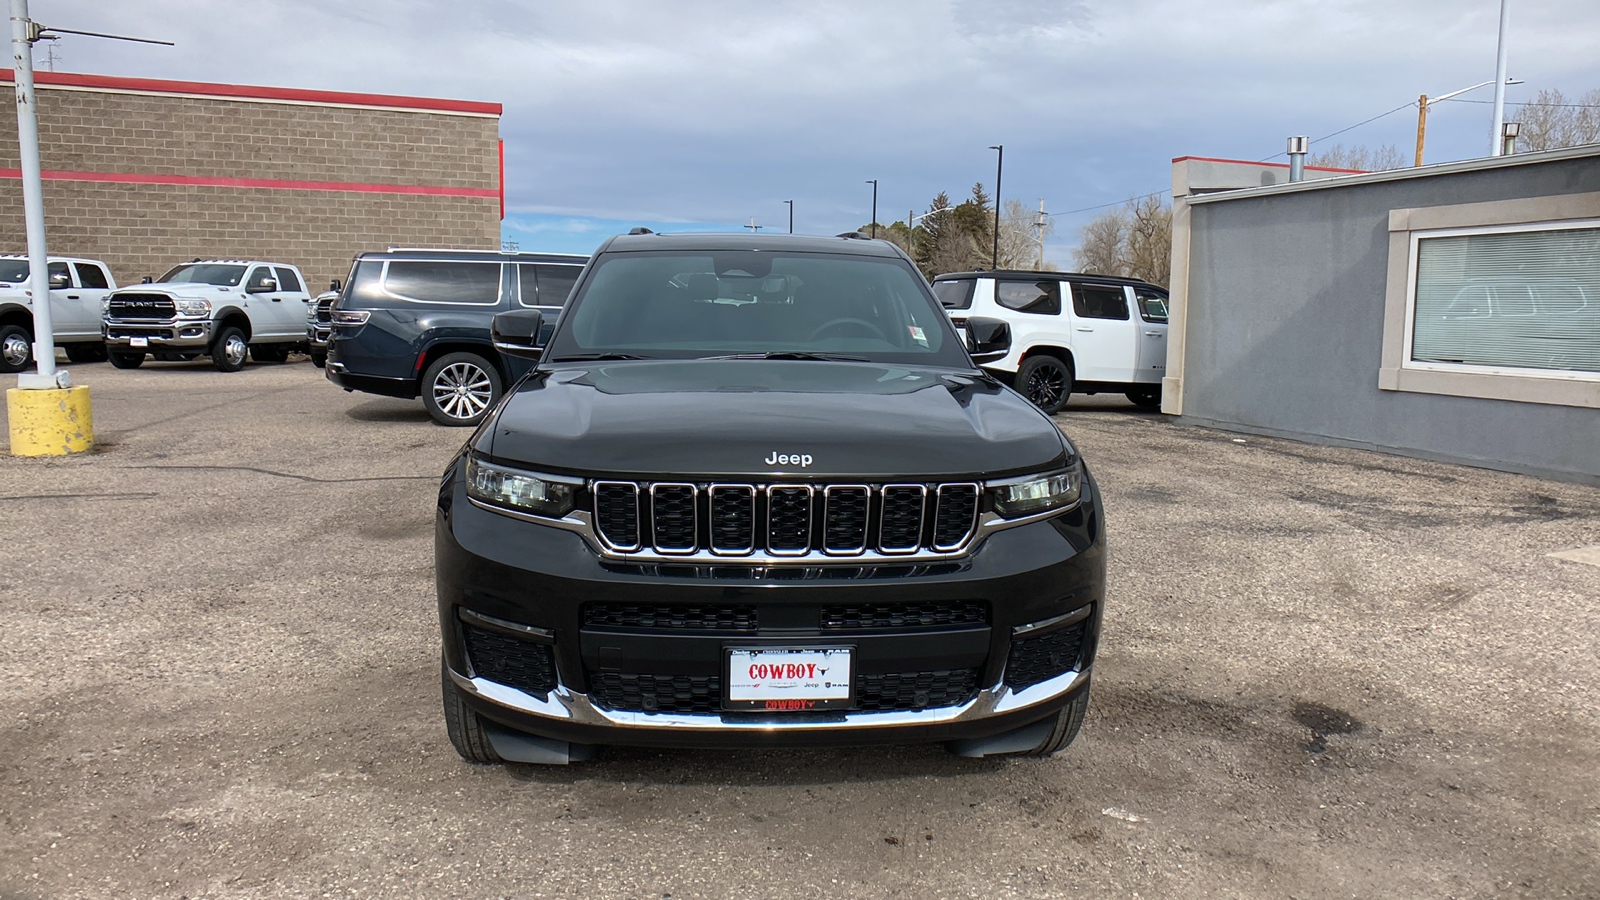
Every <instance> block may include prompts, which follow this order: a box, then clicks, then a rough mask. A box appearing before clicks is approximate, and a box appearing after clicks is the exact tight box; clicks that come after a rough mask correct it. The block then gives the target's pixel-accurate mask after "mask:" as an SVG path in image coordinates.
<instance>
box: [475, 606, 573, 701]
mask: <svg viewBox="0 0 1600 900" xmlns="http://www.w3.org/2000/svg"><path fill="white" fill-rule="evenodd" d="M461 631H462V635H463V636H464V637H465V638H466V643H467V661H468V662H469V663H470V664H471V665H472V673H473V674H474V675H476V676H478V677H480V678H487V679H489V680H490V681H493V682H496V683H497V684H503V685H505V686H506V687H514V688H516V689H517V690H519V691H522V692H523V693H526V694H533V695H536V696H541V697H542V696H544V695H546V694H549V693H550V692H551V691H553V690H555V687H556V661H555V657H554V656H553V655H552V654H551V652H550V645H549V644H537V643H533V642H531V641H522V640H518V639H516V638H514V637H512V636H510V635H508V634H501V633H499V632H498V631H487V630H485V629H482V628H477V627H475V626H472V625H466V624H463V625H462V626H461Z"/></svg>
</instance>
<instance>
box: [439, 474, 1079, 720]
mask: <svg viewBox="0 0 1600 900" xmlns="http://www.w3.org/2000/svg"><path fill="white" fill-rule="evenodd" d="M456 469H457V467H454V466H453V467H452V470H451V473H450V474H449V475H448V476H447V478H446V481H445V482H444V484H443V485H441V492H440V505H439V514H438V521H437V528H436V532H435V552H436V562H437V565H436V573H437V588H438V604H439V613H440V625H441V633H442V638H443V655H444V661H445V666H446V670H447V672H448V673H449V676H450V678H451V679H452V681H453V682H454V683H455V685H456V686H457V688H459V689H460V690H461V692H462V695H463V697H464V698H465V700H466V702H467V703H468V704H469V705H470V706H471V707H472V708H473V709H474V710H476V711H477V712H478V713H479V714H480V715H482V716H484V717H486V718H488V719H489V720H491V721H493V722H495V723H498V724H499V725H501V726H503V727H506V728H509V729H513V730H516V731H521V732H525V733H529V734H533V735H537V736H539V737H544V738H550V739H554V740H559V741H569V742H573V743H579V744H634V745H659V746H687V747H710V746H794V745H818V744H867V743H916V742H931V741H944V740H959V739H973V738H984V737H989V736H991V735H996V734H1000V733H1003V732H1009V731H1013V730H1015V729H1018V728H1021V727H1024V726H1027V725H1029V724H1031V723H1034V722H1037V721H1039V720H1041V719H1044V718H1045V717H1047V716H1050V715H1052V714H1054V713H1055V712H1056V711H1057V710H1059V709H1060V708H1061V707H1063V706H1064V705H1066V704H1067V703H1069V702H1071V701H1072V700H1073V698H1074V697H1075V696H1076V695H1077V694H1078V693H1079V692H1080V691H1082V690H1085V689H1087V687H1088V683H1089V677H1090V669H1091V667H1092V663H1093V659H1094V655H1095V650H1096V647H1097V645H1098V641H1099V633H1100V621H1101V607H1102V600H1103V595H1104V579H1105V555H1104V537H1103V520H1102V516H1101V512H1100V509H1099V495H1098V491H1097V490H1096V489H1094V487H1093V480H1092V478H1091V479H1089V480H1088V483H1089V486H1090V488H1089V490H1087V491H1086V492H1085V499H1084V501H1083V502H1082V503H1081V504H1080V506H1079V507H1078V508H1077V509H1075V510H1073V511H1072V512H1070V513H1067V514H1064V515H1061V516H1057V517H1055V518H1052V519H1047V520H1043V521H1039V522H1034V523H1032V524H1029V525H1025V526H1021V527H1018V528H1014V529H1010V530H1007V531H1003V532H997V533H994V534H991V535H989V536H988V537H986V538H985V539H984V540H983V541H982V542H981V543H979V544H977V545H975V546H974V547H973V548H972V549H971V552H970V553H968V554H966V555H965V556H963V557H961V558H960V559H956V560H949V561H944V562H940V563H936V564H907V565H875V566H867V567H862V566H860V565H859V563H858V564H857V565H854V566H852V565H850V564H848V563H845V564H842V565H837V564H818V565H811V564H805V565H790V566H765V567H763V566H738V565H710V566H695V565H683V566H669V565H659V566H656V565H643V566H641V565H634V564H621V563H617V562H615V561H607V560H605V559H602V558H601V557H600V556H599V555H598V554H597V553H596V552H595V551H594V549H592V548H591V547H590V545H589V544H587V543H585V542H584V541H583V540H582V539H581V538H580V537H579V536H577V535H575V534H573V533H571V532H568V531H563V530H561V529H558V528H552V527H549V526H546V525H541V524H537V523H534V522H528V521H522V520H518V519H514V518H510V517H507V516H503V515H500V514H498V513H495V512H492V511H488V510H485V509H482V508H479V507H477V506H475V505H473V504H471V503H469V502H468V501H467V499H466V496H465V490H464V487H463V486H462V484H461V481H460V479H459V477H457V475H456ZM919 604H921V605H924V606H939V605H941V604H942V605H945V606H956V605H959V604H981V606H982V607H983V609H984V610H985V611H986V613H985V615H984V617H983V620H982V621H981V622H972V621H968V622H963V623H959V624H949V625H946V626H941V627H927V626H926V625H925V624H918V625H912V626H905V627H897V626H895V625H893V624H886V625H882V626H869V627H866V628H860V629H858V630H855V631H851V632H848V633H841V632H839V631H829V630H827V629H826V628H824V627H819V625H818V619H817V617H816V613H817V611H820V610H825V609H826V610H833V609H840V608H849V609H863V608H872V609H879V610H882V609H891V608H893V609H908V608H912V607H917V606H918V605H919ZM596 607H603V608H605V609H627V610H637V609H643V608H649V609H653V610H658V611H661V612H662V613H663V616H664V617H665V613H666V611H668V610H679V611H681V610H704V609H710V608H719V609H724V610H726V609H728V608H738V609H740V610H748V611H750V612H751V615H752V618H754V617H757V616H758V617H759V621H760V622H761V625H760V627H753V628H749V629H747V630H745V631H742V632H737V633H735V632H730V631H727V630H721V631H719V630H717V629H716V628H711V629H703V630H698V631H697V630H695V629H693V628H689V629H684V628H681V627H673V628H654V627H640V626H639V624H638V623H637V622H634V623H629V624H622V625H620V626H619V625H615V624H606V623H605V622H603V621H600V620H599V619H598V618H597V616H596V615H594V613H593V610H594V608H596ZM691 617H692V614H691ZM769 621H770V622H771V627H768V622H769ZM485 629H487V630H485ZM486 634H487V635H489V639H492V641H493V642H494V644H493V646H495V647H496V648H506V647H512V648H515V647H522V648H524V649H526V650H527V654H528V656H527V658H528V659H534V658H537V659H541V660H544V661H545V662H544V663H543V665H545V666H547V667H548V673H549V675H548V677H549V680H548V681H547V682H544V683H539V684H534V685H533V686H531V687H530V686H529V685H528V684H522V685H520V686H519V685H516V684H511V683H507V682H509V681H516V680H517V677H521V674H520V673H522V672H523V671H525V669H522V668H518V667H517V666H511V667H509V668H508V667H507V666H506V665H504V664H503V662H502V661H500V660H499V659H495V660H491V659H490V658H489V657H488V656H487V655H483V656H480V655H478V654H479V651H478V650H477V649H470V650H469V645H470V646H471V647H473V648H481V647H485V646H488V645H486V644H484V643H482V642H483V641H484V640H486V639H485V637H484V636H485V635H486ZM1064 639H1070V640H1066V642H1065V644H1062V641H1063V640H1064ZM474 641H477V642H478V643H472V642H474ZM1030 642H1032V643H1030ZM1051 642H1055V643H1054V644H1051ZM840 643H846V644H849V645H850V646H852V647H853V648H854V654H855V656H854V659H855V662H854V665H855V666H856V669H855V675H856V678H857V688H856V695H857V698H858V702H863V703H864V705H861V706H856V707H853V708H850V709H845V710H836V711H818V712H777V713H766V712H763V713H750V712H744V711H733V710H724V709H721V708H720V702H719V700H720V697H719V696H718V695H717V687H716V680H717V679H718V678H719V677H720V676H722V675H724V674H725V673H723V672H722V671H721V669H720V668H719V667H720V666H721V665H722V660H723V659H724V653H725V651H726V650H727V649H728V648H730V647H773V646H811V645H837V644H840ZM1046 644H1050V645H1052V646H1067V647H1068V648H1069V650H1068V651H1067V652H1065V653H1064V654H1063V655H1062V657H1061V659H1060V660H1059V661H1058V662H1059V664H1055V665H1053V667H1049V666H1047V668H1046V669H1044V670H1041V668H1040V659H1039V656H1038V654H1037V653H1034V654H1033V656H1031V657H1027V658H1026V660H1025V661H1026V662H1027V663H1028V666H1030V667H1031V675H1028V676H1026V677H1023V676H1020V675H1019V676H1017V677H1016V678H1013V677H1011V675H1012V673H1010V672H1008V669H1015V670H1017V671H1018V672H1021V671H1022V669H1023V668H1024V667H1023V666H1022V665H1020V664H1019V662H1018V661H1019V660H1023V659H1024V657H1023V656H1022V655H1019V654H1024V653H1026V652H1032V651H1029V650H1027V649H1026V648H1029V647H1037V646H1044V645H1046ZM496 652H497V653H499V652H500V649H497V650H496ZM1050 660H1051V661H1052V663H1053V662H1055V658H1054V657H1050ZM517 665H519V666H520V665H521V664H520V663H518V664H517ZM504 672H512V673H513V674H515V675H516V677H505V676H503V675H502V674H501V673H504ZM952 673H966V674H964V675H962V676H961V678H963V679H965V680H964V681H961V684H962V685H964V686H965V687H964V688H962V687H950V684H952V683H953V682H952V681H951V679H953V678H955V675H953V674H952ZM491 675H492V676H494V677H489V676H491ZM867 679H876V680H875V681H873V682H872V683H873V684H874V685H877V686H879V687H881V685H882V684H883V682H884V679H889V680H891V681H893V680H896V679H898V681H897V682H895V683H900V684H911V683H914V682H917V681H918V679H921V682H920V683H922V684H924V685H933V686H932V687H928V688H927V689H926V691H925V693H922V694H919V693H917V691H918V690H923V689H922V688H917V689H913V690H910V691H906V690H902V691H900V692H899V693H898V694H894V692H892V691H891V692H889V694H892V695H893V696H891V697H889V699H888V700H886V699H885V696H887V695H882V694H879V695H872V696H873V699H872V700H871V701H870V702H866V701H861V698H862V697H864V696H866V693H865V692H864V691H863V688H862V687H861V685H863V684H866V683H867V682H866V680H867ZM1018 680H1020V681H1023V682H1025V683H1012V682H1013V681H1018ZM618 684H626V685H627V686H628V689H627V690H622V691H619V690H618V688H617V685H618ZM708 684H709V685H710V686H709V687H708ZM640 685H643V686H644V687H643V692H644V693H643V696H645V697H646V698H647V699H646V701H645V705H643V706H641V705H640V704H638V703H634V702H630V699H629V698H637V697H639V696H640V693H639V686H640ZM629 691H631V692H632V693H629ZM690 691H693V692H695V693H696V696H697V697H698V701H697V702H695V703H693V704H688V705H685V706H683V707H681V708H653V709H652V708H648V707H649V706H650V705H651V704H652V702H653V701H652V700H651V699H648V698H653V697H659V698H661V702H662V703H665V704H667V705H668V706H670V705H671V703H672V702H673V699H674V696H676V697H677V698H678V699H682V698H683V697H685V696H687V693H688V692H690ZM895 697H898V699H899V701H900V702H899V705H896V704H895V703H894V702H891V701H892V700H893V699H894V698H895ZM924 697H931V698H934V699H932V700H924V699H923V698H924ZM919 701H920V702H919Z"/></svg>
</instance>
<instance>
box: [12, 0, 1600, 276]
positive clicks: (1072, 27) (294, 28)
mask: <svg viewBox="0 0 1600 900" xmlns="http://www.w3.org/2000/svg"><path fill="white" fill-rule="evenodd" d="M1508 2H1510V3H1511V4H1512V10H1511V31H1510V40H1509V55H1510V74H1511V75H1512V76H1513V77H1515V78H1520V79H1522V80H1523V81H1525V82H1526V83H1525V84H1523V85H1520V86H1513V87H1511V88H1508V90H1507V99H1508V103H1515V102H1516V101H1518V100H1521V99H1526V98H1528V97H1531V96H1532V94H1533V93H1534V92H1535V91H1537V90H1539V89H1541V88H1558V89H1560V90H1562V91H1564V92H1565V93H1566V94H1567V95H1568V96H1569V97H1570V96H1572V95H1576V94H1582V93H1584V92H1585V91H1588V90H1591V89H1594V88H1600V53H1597V52H1596V49H1595V48H1596V47H1597V46H1600V2H1596V0H1508ZM31 9H32V15H33V17H34V18H35V19H37V20H39V21H42V22H45V23H46V24H53V25H59V26H61V27H67V28H79V29H88V30H101V31H111V32H120V33H127V34H136V35H142V36H150V37H160V38H165V39H168V40H173V41H176V42H177V44H178V46H177V47H175V48H166V47H148V46H142V45H135V44H121V43H115V42H110V41H97V40H94V39H91V38H84V37H72V36H68V37H66V38H64V39H63V40H61V41H60V42H59V43H58V46H57V48H56V53H57V55H58V56H59V58H60V59H59V62H58V63H57V64H56V68H57V69H58V70H60V71H78V72H94V73H102V74H112V75H132V76H147V77H158V78H181V79H192V80H202V81H225V82H238V83H252V84H268V85H281V86H290V87H305V88H318V89H327V90H347V91H369V92H380V93H397V94H420V95H426V96H440V97H453V98H463V99H473V100H489V101H497V102H500V103H503V104H504V105H505V116H504V118H503V119H502V121H501V126H500V128H501V135H502V137H503V138H504V139H505V144H506V184H507V204H508V208H507V215H506V221H505V226H504V232H505V234H504V236H505V237H506V238H507V239H508V240H516V241H518V242H519V243H520V245H521V246H522V248H523V249H525V250H532V249H544V250H560V251H578V252H587V251H589V250H592V249H593V248H594V246H595V245H596V244H597V243H598V242H599V241H600V240H601V239H602V238H603V237H604V236H605V235H607V234H611V233H613V232H615V231H618V230H625V229H626V228H628V227H630V226H632V225H635V224H646V225H650V226H652V227H656V228H658V229H667V230H705V229H708V228H733V227H738V226H740V225H743V224H745V223H748V222H749V221H750V220H751V219H752V217H753V218H754V221H755V222H756V223H757V224H760V225H763V226H765V227H766V228H774V229H786V228H787V227H788V207H787V206H785V205H784V202H783V201H785V200H790V199H792V200H793V201H794V215H795V230H796V231H799V232H809V233H822V234H832V233H836V232H839V231H844V230H847V229H850V228H854V227H856V226H858V225H860V224H862V223H864V222H866V221H868V219H869V215H870V205H871V201H872V187H871V185H869V184H866V183H865V182H866V181H867V180H868V179H874V178H875V179H877V180H878V212H879V220H880V221H883V222H888V221H892V220H894V219H897V218H898V219H903V218H905V216H906V213H907V210H908V209H911V208H915V209H917V210H918V211H919V212H920V211H922V210H924V209H926V208H927V206H928V203H929V200H930V199H931V198H932V197H933V195H934V194H935V193H936V192H938V191H940V190H945V191H949V192H950V193H951V194H952V195H960V194H963V193H965V192H966V191H967V190H968V189H969V188H970V186H971V185H972V183H973V182H975V181H982V182H983V183H984V184H985V185H986V186H988V187H990V188H991V189H992V186H993V181H994V176H995V156H996V154H995V152H994V151H993V150H990V149H988V147H989V146H990V145H992V144H1003V145H1004V146H1005V171H1004V178H1003V184H1002V188H1003V196H1005V197H1008V198H1019V199H1022V200H1023V201H1025V202H1026V203H1027V204H1028V205H1029V206H1036V205H1037V204H1038V202H1039V199H1040V198H1043V200H1044V206H1045V209H1046V210H1047V211H1049V212H1052V213H1058V215H1056V216H1055V217H1054V219H1053V221H1054V222H1055V233H1054V234H1053V235H1052V236H1051V238H1050V239H1049V242H1048V244H1047V254H1046V255H1047V256H1048V257H1049V258H1050V259H1051V260H1052V261H1054V262H1055V263H1057V264H1058V265H1062V266H1065V265H1067V264H1069V263H1070V262H1071V250H1072V247H1073V245H1074V244H1075V243H1076V235H1077V230H1078V228H1079V227H1080V226H1081V225H1082V224H1083V222H1084V221H1086V220H1087V219H1088V218H1089V217H1090V216H1092V215H1093V214H1094V212H1093V210H1088V209H1086V208H1089V207H1096V206H1099V205H1102V204H1107V203H1115V202H1118V201H1121V200H1124V199H1126V198H1128V197H1130V196H1134V195H1139V194H1145V193H1149V192H1153V191H1160V190H1164V189H1165V188H1167V187H1168V185H1169V184H1170V174H1169V173H1170V160H1171V159H1172V157H1175V156H1182V155H1198V156H1217V157H1229V158H1239V159H1262V158H1268V157H1273V156H1274V155H1277V154H1280V153H1281V152H1282V151H1283V149H1284V139H1285V138H1286V137H1287V136H1288V135H1291V134H1305V135H1309V136H1310V137H1312V138H1321V137H1323V136H1324V135H1331V134H1333V133H1334V132H1337V131H1340V130H1341V129H1345V128H1347V127H1349V126H1352V125H1355V124H1356V123H1359V122H1362V121H1364V120H1366V119H1369V118H1372V117H1374V116H1378V115H1380V114H1382V113H1385V112H1387V111H1389V110H1392V109H1394V108H1395V107H1399V106H1402V105H1404V104H1407V103H1413V104H1414V102H1415V100H1416V97H1417V95H1418V94H1419V93H1428V94H1431V95H1434V96H1438V95H1440V94H1444V93H1447V92H1450V91H1454V90H1456V89H1458V88H1462V87H1466V86H1468V85H1471V84H1474V83H1476V82H1480V81H1487V80H1490V79H1492V78H1493V77H1494V64H1495V40H1496V29H1497V26H1498V22H1499V0H1322V2H1310V0H1278V2H1271V0H1116V2H1099V0H855V2H831V0H811V2H801V0H761V2H757V0H747V2H732V0H649V2H636V0H609V2H600V0H584V2H513V0H456V2H454V3H438V2H421V0H384V2H355V0H254V2H233V0H211V2H201V0H135V2H126V3H116V4H108V3H104V2H96V0H32V3H31ZM40 55H41V56H42V55H43V54H42V51H41V54H40ZM39 67H40V68H45V66H44V65H43V62H42V61H41V63H40V64H39ZM1492 95H1493V89H1492V87H1486V88H1482V89H1479V90H1478V91H1474V92H1472V93H1469V94H1465V95H1463V96H1462V98H1461V101H1462V102H1457V101H1449V102H1446V103H1443V104H1440V105H1439V106H1436V107H1433V108H1432V109H1431V110H1430V112H1429V127H1428V146H1427V159H1428V161H1430V162H1439V161H1445V160H1452V159H1463V158H1468V157H1474V156H1483V155H1486V154H1487V152H1488V147H1489V140H1490V137H1489V133H1490V130H1491V125H1490V120H1491V115H1492V113H1491V109H1492V107H1491V106H1490V105H1489V103H1488V102H1487V101H1489V100H1490V99H1491V98H1492ZM1415 130H1416V111H1415V108H1414V106H1412V107H1408V108H1405V109H1401V110H1399V111H1397V112H1394V113H1392V114H1391V115H1388V116H1385V117H1383V118H1379V119H1378V120H1377V121H1374V122H1371V123H1369V124H1366V125H1362V126H1360V127H1358V128H1354V129H1353V130H1350V131H1347V132H1345V133H1343V134H1339V135H1337V136H1335V137H1331V138H1328V139H1327V140H1325V141H1323V142H1321V143H1320V144H1313V145H1312V150H1313V152H1315V151H1317V150H1318V149H1323V148H1326V147H1327V146H1328V145H1331V144H1333V143H1336V142H1345V143H1347V144H1362V145H1370V146H1377V145H1382V144H1393V145H1395V146H1397V147H1398V148H1400V149H1401V151H1402V152H1404V153H1405V154H1406V155H1407V156H1409V155H1410V152H1411V147H1412V144H1413V142H1414V140H1415Z"/></svg>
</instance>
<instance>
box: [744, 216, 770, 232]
mask: <svg viewBox="0 0 1600 900" xmlns="http://www.w3.org/2000/svg"><path fill="white" fill-rule="evenodd" d="M745 227H746V228H748V229H750V232H751V233H752V234H754V233H755V232H757V231H760V230H761V229H762V228H764V227H766V226H764V225H757V224H756V217H755V216H751V217H750V224H749V225H746V226H745Z"/></svg>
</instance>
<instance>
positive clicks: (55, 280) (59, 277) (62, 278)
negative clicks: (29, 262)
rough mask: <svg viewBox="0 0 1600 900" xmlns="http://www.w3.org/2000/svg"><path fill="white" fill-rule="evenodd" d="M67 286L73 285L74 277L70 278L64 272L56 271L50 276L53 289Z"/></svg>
mask: <svg viewBox="0 0 1600 900" xmlns="http://www.w3.org/2000/svg"><path fill="white" fill-rule="evenodd" d="M67 287H72V279H70V278H68V277H67V276H66V275H65V274H64V273H61V272H56V273H54V274H52V275H51V276H50V288H51V289H52V290H54V289H56V288H67Z"/></svg>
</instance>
